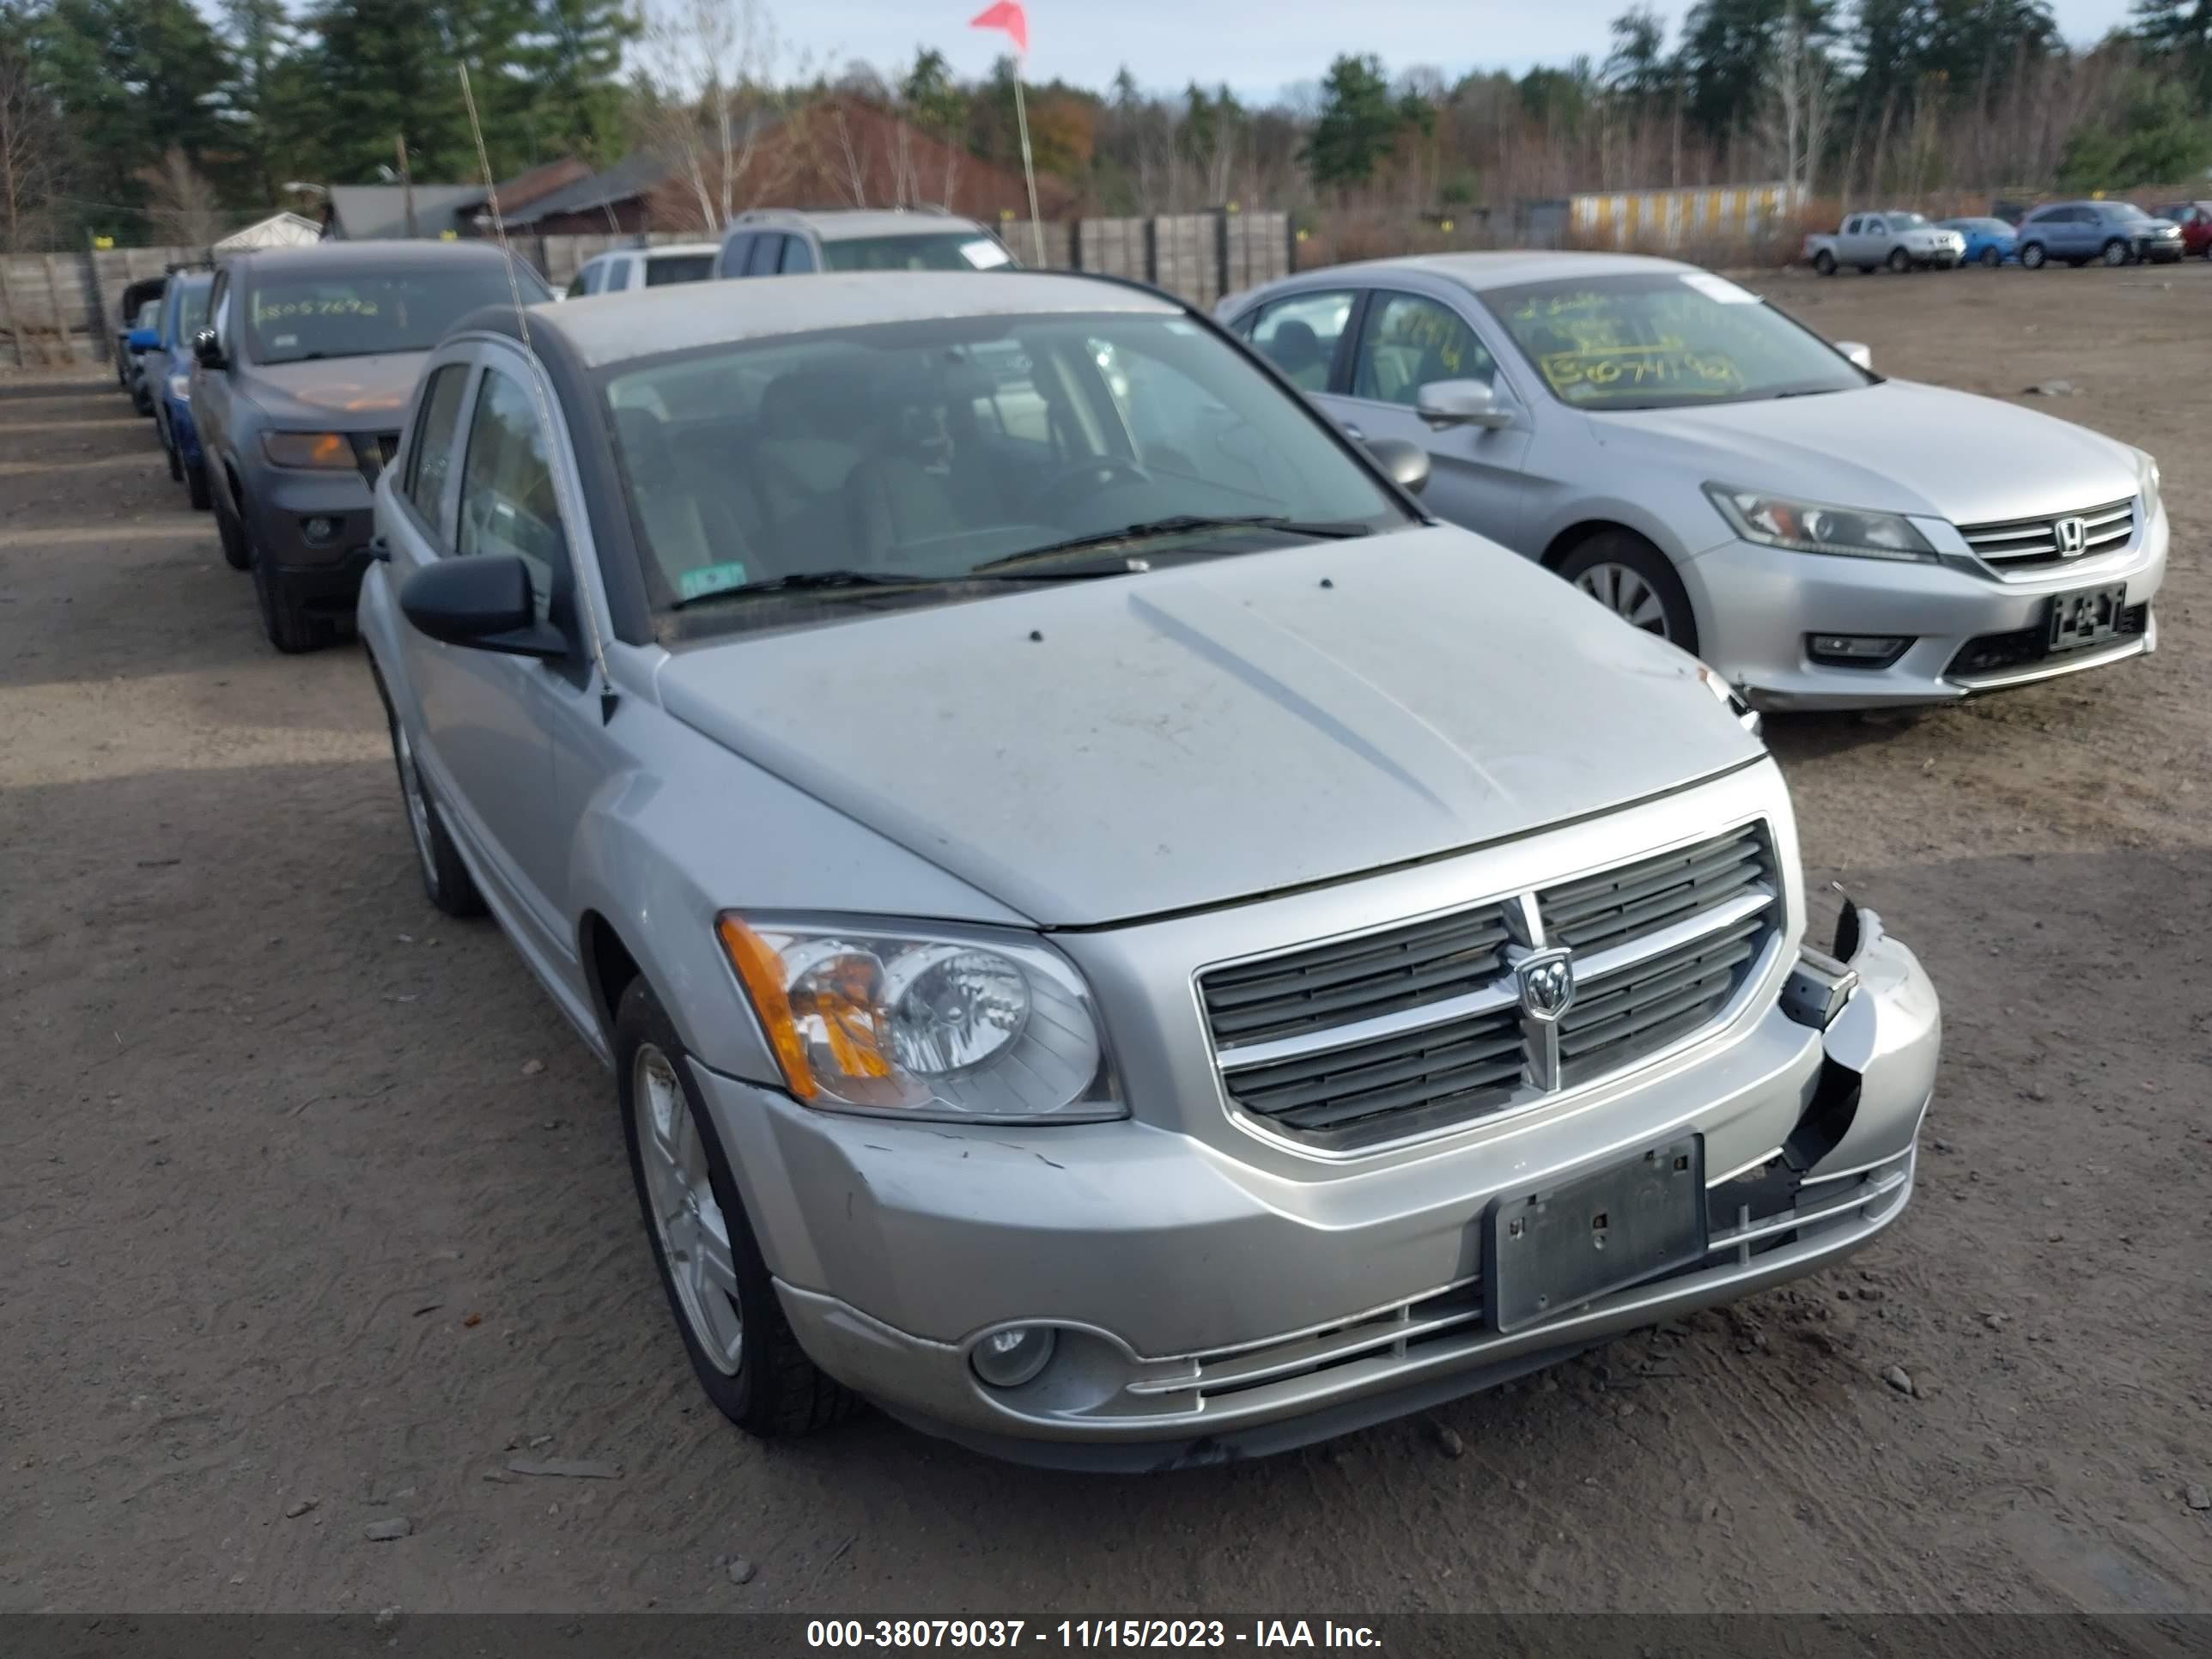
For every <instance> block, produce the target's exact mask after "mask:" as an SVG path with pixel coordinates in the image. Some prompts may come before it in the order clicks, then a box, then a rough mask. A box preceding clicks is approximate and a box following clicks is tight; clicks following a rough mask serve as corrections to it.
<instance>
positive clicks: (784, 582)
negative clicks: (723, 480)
mask: <svg viewBox="0 0 2212 1659" xmlns="http://www.w3.org/2000/svg"><path fill="white" fill-rule="evenodd" d="M941 580H944V578H942V577H939V576H887V575H884V574H880V573H879V572H877V571H873V570H794V571H793V572H792V573H791V574H788V575H785V576H777V577H775V578H773V579H771V580H768V581H760V582H740V583H739V584H738V585H737V586H734V587H717V588H715V589H714V590H712V591H711V592H705V593H694V594H692V595H690V597H689V598H688V599H678V600H677V601H676V603H675V604H673V605H670V606H669V607H668V608H669V609H670V610H671V611H681V610H683V609H684V607H685V606H686V605H705V604H706V603H707V602H708V600H710V599H749V598H750V597H751V596H752V595H754V594H756V593H800V592H808V591H810V590H819V591H828V590H831V589H836V588H841V587H919V586H923V585H924V584H926V583H929V582H933V581H941Z"/></svg>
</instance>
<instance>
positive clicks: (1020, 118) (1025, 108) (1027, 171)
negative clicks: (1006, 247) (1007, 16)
mask: <svg viewBox="0 0 2212 1659" xmlns="http://www.w3.org/2000/svg"><path fill="white" fill-rule="evenodd" d="M1014 120H1015V123H1016V124H1017V125H1019V126H1020V128H1021V130H1022V177H1023V178H1024V179H1027V180H1028V181H1029V186H1030V252H1032V253H1034V254H1035V255H1036V268H1037V269H1038V270H1043V269H1044V227H1043V226H1042V225H1041V224H1039V223H1038V222H1037V201H1036V162H1035V161H1031V160H1030V108H1029V105H1028V103H1027V102H1026V101H1025V100H1024V99H1023V97H1022V60H1021V59H1020V58H1015V59H1014Z"/></svg>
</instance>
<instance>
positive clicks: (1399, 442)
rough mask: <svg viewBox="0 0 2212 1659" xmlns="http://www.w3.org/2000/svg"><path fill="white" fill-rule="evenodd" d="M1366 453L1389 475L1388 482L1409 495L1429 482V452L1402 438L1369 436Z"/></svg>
mask: <svg viewBox="0 0 2212 1659" xmlns="http://www.w3.org/2000/svg"><path fill="white" fill-rule="evenodd" d="M1367 453H1369V454H1370V455H1372V456H1373V457H1374V458H1375V461H1376V465H1378V466H1380V467H1381V468H1382V469H1383V471H1385V472H1387V473H1389V475H1390V482H1391V483H1394V484H1395V485H1397V486H1398V488H1399V489H1402V490H1404V491H1405V492H1406V493H1407V495H1419V494H1420V493H1421V491H1422V490H1423V489H1425V487H1426V486H1427V484H1428V482H1429V452H1428V451H1427V450H1425V449H1424V448H1422V447H1420V445H1419V444H1417V443H1409V442H1407V441H1406V440H1405V439H1403V438H1370V439H1369V440H1368V441H1367Z"/></svg>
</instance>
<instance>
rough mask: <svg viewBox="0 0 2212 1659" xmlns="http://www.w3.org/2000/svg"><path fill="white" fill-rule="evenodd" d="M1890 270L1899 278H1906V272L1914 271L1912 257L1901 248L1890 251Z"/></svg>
mask: <svg viewBox="0 0 2212 1659" xmlns="http://www.w3.org/2000/svg"><path fill="white" fill-rule="evenodd" d="M1889 268H1890V269H1891V270H1893V271H1895V272H1896V273H1897V274H1898V275H1899V276H1904V275H1905V272H1906V271H1908V270H1911V269H1912V256H1911V254H1910V253H1907V252H1905V250H1904V249H1903V248H1901V247H1893V248H1892V249H1890V251H1889Z"/></svg>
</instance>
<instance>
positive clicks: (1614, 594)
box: [1559, 530, 1698, 656]
mask: <svg viewBox="0 0 2212 1659" xmlns="http://www.w3.org/2000/svg"><path fill="white" fill-rule="evenodd" d="M1559 575H1560V576H1561V578H1562V579H1564V580H1566V581H1568V582H1571V583H1572V584H1573V585H1574V586H1576V587H1577V588H1579V589H1580V590H1581V591H1582V592H1583V593H1585V594H1587V595H1589V597H1590V598H1591V599H1595V600H1596V601H1597V603H1599V604H1600V605H1604V606H1605V607H1606V609H1607V610H1608V611H1612V612H1613V614H1614V615H1615V616H1617V617H1621V618H1622V619H1623V620H1624V621H1626V623H1628V624H1629V625H1630V626H1631V627H1632V628H1640V629H1643V630H1644V632H1645V633H1647V634H1656V635H1658V636H1659V637H1660V638H1661V639H1662V640H1665V641H1668V642H1669V643H1670V644H1674V645H1678V646H1680V647H1681V648H1682V649H1683V650H1685V651H1687V652H1688V653H1691V654H1692V656H1695V655H1696V654H1697V650H1698V618H1697V613H1696V612H1695V611H1692V610H1691V608H1690V595H1689V592H1688V590H1686V588H1684V587H1683V586H1682V579H1681V577H1680V576H1678V575H1677V574H1674V565H1673V564H1672V563H1671V562H1668V558H1667V556H1666V555H1665V554H1663V553H1662V552H1661V551H1660V550H1658V549H1657V548H1656V547H1654V546H1652V545H1651V544H1650V542H1647V541H1645V540H1644V538H1643V537H1641V536H1639V535H1638V534H1636V533H1635V532H1633V531H1628V530H1604V531H1600V532H1598V533H1597V534H1596V535H1595V536H1592V537H1590V538H1588V539H1587V540H1585V541H1583V542H1582V543H1581V544H1579V545H1577V547H1576V548H1575V550H1573V551H1572V552H1571V553H1569V554H1568V555H1567V556H1566V557H1565V558H1564V559H1562V560H1561V561H1560V562H1559Z"/></svg>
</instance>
